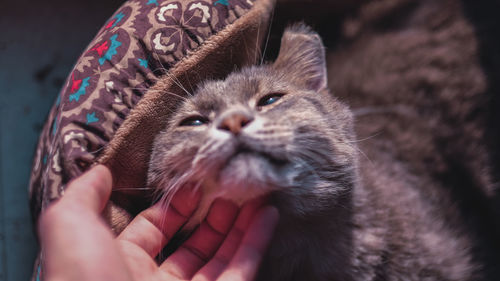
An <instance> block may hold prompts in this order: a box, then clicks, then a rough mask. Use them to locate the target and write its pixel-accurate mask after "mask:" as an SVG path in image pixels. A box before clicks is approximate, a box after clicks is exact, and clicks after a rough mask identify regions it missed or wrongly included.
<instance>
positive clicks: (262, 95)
mask: <svg viewBox="0 0 500 281" xmlns="http://www.w3.org/2000/svg"><path fill="white" fill-rule="evenodd" d="M403 2H404V1H403ZM407 2H412V1H407ZM424 12H425V9H424ZM450 22H451V27H450V28H451V30H452V31H453V30H454V29H453V28H455V29H456V27H454V26H453V20H450V21H448V24H450ZM460 32H463V31H461V30H458V31H457V32H456V33H457V34H458V35H457V34H455V35H456V36H458V37H459V35H460V34H461V33H460ZM453 34H454V33H453V32H452V35H453ZM417 35H418V34H417ZM388 36H389V37H390V35H388ZM397 36H398V35H395V37H396V38H393V43H394V45H392V46H391V45H389V46H388V47H389V49H391V48H392V50H397V49H402V50H407V49H411V48H413V47H412V46H405V45H404V44H400V43H401V42H405V39H404V38H401V41H398V38H397ZM429 36H430V35H429ZM456 36H455V37H452V38H456ZM423 37H425V36H423ZM431 37H432V36H431ZM417 38H418V36H417ZM459 38H460V37H459ZM376 40H377V38H375V39H373V38H371V37H370V36H367V39H366V40H364V41H363V40H361V42H362V43H363V42H364V43H366V42H368V43H370V44H375V46H371V47H370V45H368V44H367V45H366V46H364V45H363V44H361V45H360V46H358V47H357V48H361V49H362V48H364V47H366V48H367V51H366V52H370V50H371V51H373V52H375V53H373V54H372V55H373V56H372V58H375V59H377V57H381V58H386V57H390V56H391V55H392V54H390V53H389V54H377V47H376V44H380V42H379V43H377V41H376ZM426 40H430V42H428V41H426ZM439 40H450V39H449V38H448V39H446V38H444V39H443V38H440V37H439V36H438V38H427V37H426V38H423V39H422V42H420V43H418V42H417V43H415V44H417V45H418V44H420V45H425V44H429V46H434V45H436V42H437V43H439V42H441V41H439ZM458 40H459V39H458ZM398 42H399V43H398ZM425 42H428V43H425ZM389 43H391V42H389ZM353 44H356V40H353ZM408 44H409V43H408ZM437 45H438V46H439V44H437ZM368 48H370V49H368ZM351 49H356V47H355V46H354V47H351ZM431 49H432V48H431ZM379 50H383V49H379ZM381 52H383V51H381ZM340 53H341V52H340ZM435 55H436V59H437V61H436V62H435V63H437V64H438V68H439V63H446V62H440V61H439V58H440V56H439V52H438V50H436V54H435ZM394 56H397V53H395V54H394ZM342 58H344V59H345V58H351V59H353V60H355V59H358V60H360V62H359V65H360V66H361V65H362V66H363V68H362V69H361V70H360V71H353V70H352V66H351V64H349V61H346V60H344V61H342ZM431 58H432V56H431ZM398 59H399V58H397V59H394V60H395V62H396V63H394V62H393V63H390V64H387V65H384V64H383V62H384V60H382V61H381V64H380V65H376V64H375V65H372V66H371V67H373V68H380V69H381V71H385V72H384V74H387V73H390V71H388V70H390V69H391V67H397V61H398ZM403 59H409V58H400V60H403ZM465 59H466V58H465ZM339 60H340V62H339V63H338V64H337V66H334V67H330V69H332V71H331V72H330V75H331V77H332V78H331V79H330V81H334V83H333V85H330V87H331V88H333V89H337V90H338V91H339V92H340V95H341V96H342V97H343V99H344V100H349V101H350V102H352V104H353V105H354V109H353V111H352V112H351V110H350V109H349V108H348V107H347V106H345V105H344V104H343V103H341V102H339V101H338V100H337V99H336V98H334V97H333V96H332V95H331V94H330V93H329V92H328V89H327V85H326V80H327V79H326V72H325V61H324V54H323V47H322V45H321V41H320V39H319V37H318V36H317V35H316V34H315V33H313V32H311V31H309V30H308V29H307V28H304V27H294V28H292V29H289V30H288V31H287V32H285V35H284V37H283V40H282V46H281V49H280V54H279V56H278V59H277V60H276V62H275V63H274V64H271V65H265V66H258V67H253V68H247V69H244V70H242V71H241V72H237V73H233V74H231V75H230V76H229V77H228V78H227V79H226V80H225V81H218V82H207V83H206V84H205V85H202V86H200V87H199V89H198V90H197V93H196V94H195V96H194V97H192V98H190V99H188V100H187V101H186V102H185V103H184V104H183V105H182V106H181V107H180V110H179V112H178V113H177V114H176V115H175V116H174V117H173V119H172V120H171V122H170V123H169V126H168V128H167V129H166V131H164V132H163V133H161V134H160V135H159V137H158V138H157V139H156V142H155V147H154V150H153V155H152V160H151V165H150V171H149V175H148V181H149V183H150V184H151V185H153V186H155V187H157V188H159V189H160V190H162V191H163V192H165V194H172V193H173V192H174V191H175V190H176V189H177V188H180V187H181V186H182V184H184V183H186V182H197V183H199V188H201V190H203V191H204V193H205V197H204V198H205V200H202V206H201V208H200V211H199V212H198V214H196V215H195V216H194V220H193V221H191V222H190V225H189V226H193V225H195V224H196V223H197V221H199V219H200V218H202V217H203V215H204V213H205V212H206V210H207V208H208V206H209V205H210V203H211V202H212V200H213V198H215V197H226V198H229V199H232V200H235V201H237V202H243V201H245V200H248V199H251V198H253V197H255V196H259V195H262V194H265V193H268V192H270V194H271V200H272V202H273V204H275V205H276V206H277V207H278V208H279V209H280V213H281V220H280V224H279V225H278V227H277V231H276V233H275V237H274V240H273V242H272V243H271V247H270V249H269V252H268V255H267V257H266V259H265V260H264V262H263V263H262V268H261V273H260V275H259V280H479V279H480V278H481V277H480V274H479V272H480V271H481V269H482V268H481V266H480V265H479V264H478V263H477V262H476V260H475V257H474V256H473V253H472V252H473V250H472V249H473V247H474V243H475V241H474V237H471V236H470V235H469V232H468V231H467V229H466V226H465V224H464V222H463V219H462V218H461V217H460V211H459V206H458V204H457V203H456V202H455V201H454V199H455V198H454V196H452V195H451V193H452V191H450V190H449V189H447V187H446V184H443V182H440V181H437V180H436V177H435V175H436V173H438V174H439V173H441V172H443V171H442V169H446V168H447V166H446V164H443V163H440V161H441V160H443V159H442V157H443V155H445V153H438V152H439V151H437V150H436V149H435V147H433V145H434V146H435V145H436V142H437V141H439V138H436V136H435V135H438V136H441V135H444V134H446V133H447V132H446V131H443V132H433V131H432V130H431V129H432V128H442V127H439V126H438V125H436V122H441V123H443V120H441V119H440V118H441V117H440V116H441V115H440V114H441V113H439V112H440V111H439V110H436V109H435V108H428V109H425V106H426V105H429V106H432V105H433V103H432V102H431V103H429V104H421V103H420V101H425V99H422V98H418V99H417V98H413V97H412V96H398V94H395V93H392V92H391V91H387V92H388V96H384V95H383V91H382V90H378V88H369V89H368V90H365V91H366V93H367V94H366V95H365V96H363V95H362V94H360V93H362V92H363V90H364V88H363V87H364V86H366V85H369V84H370V81H372V80H376V79H375V78H372V76H370V78H368V79H367V80H366V81H364V83H359V84H356V78H359V77H357V76H356V74H359V73H360V72H362V71H372V70H373V69H372V68H370V64H368V63H366V61H364V60H366V58H364V57H363V52H361V53H360V52H358V53H356V52H354V53H351V54H342V53H341V55H340V57H339ZM363 63H365V64H367V65H363ZM448 63H453V60H451V61H448ZM411 69H412V68H410V70H408V69H407V68H403V69H399V70H397V69H396V70H394V71H395V72H394V73H395V74H394V75H395V77H397V75H398V74H400V75H407V76H405V77H407V78H408V82H410V83H409V85H406V84H404V83H400V82H401V81H400V80H395V81H394V85H396V86H398V87H410V88H411V87H412V86H414V85H433V83H434V82H433V81H431V80H432V79H437V80H439V79H441V77H440V76H436V75H438V73H434V74H432V73H433V72H432V70H433V69H432V68H431V69H426V70H422V72H418V68H414V69H416V71H417V72H416V73H413V72H412V70H411ZM373 71H374V70H373ZM405 71H407V72H405ZM426 71H427V72H426ZM429 71H430V72H429ZM470 71H471V73H472V74H474V70H470ZM332 73H333V74H332ZM405 73H408V74H405ZM429 73H431V74H429ZM362 74H363V75H370V74H371V75H377V72H376V71H374V72H373V73H366V74H365V73H362ZM381 76H383V75H381ZM367 77H368V76H367ZM411 77H415V81H413V80H412V79H410V78H411ZM386 78H390V77H386ZM419 79H420V80H419ZM422 79H424V80H425V79H431V80H429V81H428V83H423V82H422V81H421V80H422ZM474 79H479V78H477V77H476V78H474ZM378 80H382V78H381V77H379V78H378ZM390 81H391V80H390V79H386V80H383V81H382V82H383V83H382V82H380V83H381V84H380V85H379V84H377V83H374V84H373V86H374V87H381V88H384V87H387V88H390V87H391V86H390V83H391V82H390ZM412 81H413V82H414V83H415V84H412ZM424 82H425V81H424ZM350 83H351V84H350ZM384 83H387V84H384ZM450 83H451V82H450ZM476 84H477V83H476ZM479 84H480V83H479ZM381 85H382V86H381ZM350 90H355V91H356V93H355V94H353V96H352V97H350V96H349V91H350ZM403 90H405V89H404V88H402V90H401V92H402V93H401V94H404V92H405V91H403ZM413 90H415V91H416V92H415V93H416V94H417V95H422V93H420V92H419V91H418V89H413ZM413 90H411V89H410V90H406V93H407V92H410V93H411V92H412V91H413ZM423 90H426V89H423ZM445 90H446V89H445ZM368 93H374V94H373V95H372V96H370V95H368ZM440 93H441V94H442V97H439V98H436V99H434V101H435V102H436V103H438V104H440V105H441V106H442V105H443V104H444V105H446V101H445V102H443V100H446V99H453V97H450V96H449V94H446V91H440ZM424 94H425V93H424ZM458 98H460V97H458ZM398 99H399V100H398ZM431 100H432V99H431ZM395 101H397V102H395ZM448 102H449V103H450V104H451V102H452V101H451V100H448ZM387 104H388V105H389V106H387ZM463 104H464V103H462V105H463ZM363 105H368V106H363ZM414 106H417V107H414ZM419 107H420V108H419ZM422 107H423V109H422ZM418 110H431V111H432V110H436V111H435V112H436V113H432V112H431V113H432V114H431V113H429V112H424V113H421V112H418ZM353 112H354V115H355V116H356V119H357V122H356V127H354V124H353V116H352V115H353ZM424 117H428V119H425V118H424ZM444 124H446V122H444ZM444 128H445V129H447V128H448V129H449V127H444ZM354 130H356V131H357V132H358V133H360V135H361V136H357V137H356V136H355V134H354ZM469 137H470V138H473V137H474V135H472V136H469ZM359 138H367V139H366V140H360V139H359ZM464 153H468V154H469V153H470V152H469V151H466V150H465V149H464ZM477 159H479V160H478V161H480V160H481V159H480V157H479V158H478V157H476V158H474V159H472V160H474V161H476V160H477ZM444 172H446V171H444ZM479 176H480V175H479ZM478 181H481V178H480V177H479V178H478ZM452 182H453V181H452ZM483 188H487V186H484V187H483ZM478 192H479V191H478ZM167 197H168V196H166V198H167Z"/></svg>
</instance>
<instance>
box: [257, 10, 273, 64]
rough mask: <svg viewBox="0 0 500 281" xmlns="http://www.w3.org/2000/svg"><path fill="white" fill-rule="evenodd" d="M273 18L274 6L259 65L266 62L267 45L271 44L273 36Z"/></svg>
mask: <svg viewBox="0 0 500 281" xmlns="http://www.w3.org/2000/svg"><path fill="white" fill-rule="evenodd" d="M273 19H274V8H273V9H272V11H271V18H270V19H269V27H268V29H267V36H266V42H265V43H264V51H263V52H262V54H261V57H260V64H259V65H262V64H263V63H264V59H265V58H266V51H267V45H268V44H269V38H270V37H271V29H272V27H273Z"/></svg>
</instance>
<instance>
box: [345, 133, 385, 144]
mask: <svg viewBox="0 0 500 281" xmlns="http://www.w3.org/2000/svg"><path fill="white" fill-rule="evenodd" d="M380 134H382V132H377V133H375V134H373V135H371V136H368V137H366V138H362V139H358V140H353V141H347V143H359V142H362V141H366V140H369V139H372V138H374V137H377V136H379V135H380Z"/></svg>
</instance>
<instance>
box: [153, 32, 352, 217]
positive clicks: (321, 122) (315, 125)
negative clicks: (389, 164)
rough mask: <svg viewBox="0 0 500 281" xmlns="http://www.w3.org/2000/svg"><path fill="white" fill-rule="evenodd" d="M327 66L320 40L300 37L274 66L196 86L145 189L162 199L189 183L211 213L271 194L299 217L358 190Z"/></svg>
mask: <svg viewBox="0 0 500 281" xmlns="http://www.w3.org/2000/svg"><path fill="white" fill-rule="evenodd" d="M304 48H305V50H304ZM297 50H301V51H302V52H298V51H297ZM318 54H319V58H318ZM323 56H324V55H323V50H322V45H321V41H320V40H319V37H318V36H317V35H316V34H314V33H311V32H310V31H309V30H306V29H304V28H303V27H295V28H292V29H289V30H287V31H286V32H285V35H284V38H283V43H282V47H281V51H280V54H279V57H278V59H277V61H276V62H275V63H274V64H272V65H264V66H258V67H252V68H246V69H243V70H242V71H241V72H237V73H233V74H231V75H230V76H228V77H227V78H226V79H225V80H224V81H210V82H206V83H205V84H204V85H202V86H200V87H199V89H198V90H197V92H196V93H195V94H194V95H193V97H190V98H188V99H186V100H185V101H184V103H183V104H182V105H181V107H180V108H179V110H178V111H177V113H176V114H175V116H174V117H173V118H172V119H171V120H170V122H169V124H168V126H167V128H166V130H165V131H163V132H162V133H161V134H160V135H159V136H158V137H157V139H156V141H155V145H154V149H153V155H152V158H151V163H150V170H149V175H148V181H149V183H150V184H152V185H153V186H155V187H157V188H159V189H161V190H162V192H164V193H165V194H169V193H173V192H175V191H176V190H177V189H178V188H182V186H184V185H185V184H186V183H191V184H193V185H196V186H198V187H199V188H201V190H202V192H203V199H202V205H207V206H208V205H209V204H210V203H211V201H213V199H215V198H217V197H223V198H227V199H230V200H233V201H235V202H237V203H242V202H244V201H247V200H249V199H252V198H254V197H257V196H260V195H264V194H270V193H272V194H274V195H275V196H276V197H277V201H278V202H279V203H280V204H281V205H282V206H278V207H282V208H285V209H288V210H281V211H285V212H290V213H294V214H296V215H303V214H307V213H308V212H314V211H321V210H322V206H323V205H329V204H332V203H333V202H332V200H335V198H336V197H337V195H338V194H339V193H342V192H348V190H349V188H350V187H351V185H352V182H353V181H354V176H355V166H356V152H355V151H356V148H355V147H354V143H353V142H352V140H353V134H352V124H351V123H352V120H351V114H350V111H349V110H348V109H347V107H346V106H344V105H343V104H341V103H340V102H338V101H337V100H336V99H335V98H333V97H332V96H331V95H330V94H329V93H328V91H327V89H326V80H325V79H326V78H325V73H324V57H323ZM292 209H293V210H292Z"/></svg>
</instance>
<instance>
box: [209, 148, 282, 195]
mask: <svg viewBox="0 0 500 281" xmlns="http://www.w3.org/2000/svg"><path fill="white" fill-rule="evenodd" d="M287 167H288V165H287V163H286V162H285V161H277V160H275V159H272V158H270V157H269V156H267V155H265V154H261V153H256V152H247V151H244V152H240V153H237V154H235V155H234V156H233V157H231V158H230V159H229V160H228V161H227V162H226V165H225V166H224V167H222V169H221V170H220V171H219V172H218V175H217V177H216V180H215V182H216V183H217V184H218V189H219V190H220V191H219V192H220V197H223V198H226V199H229V200H232V201H235V202H237V203H240V202H244V201H247V200H249V199H252V198H255V197H257V196H261V195H263V194H265V193H269V192H271V191H274V190H276V189H278V187H279V186H282V185H283V184H286V182H287V180H286V175H287V172H286V170H287Z"/></svg>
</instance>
